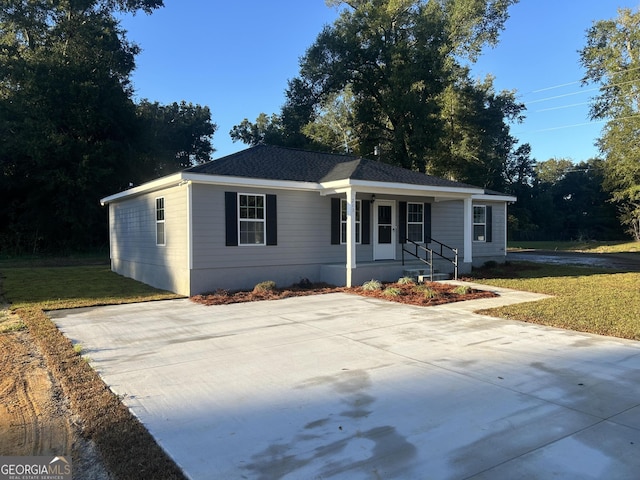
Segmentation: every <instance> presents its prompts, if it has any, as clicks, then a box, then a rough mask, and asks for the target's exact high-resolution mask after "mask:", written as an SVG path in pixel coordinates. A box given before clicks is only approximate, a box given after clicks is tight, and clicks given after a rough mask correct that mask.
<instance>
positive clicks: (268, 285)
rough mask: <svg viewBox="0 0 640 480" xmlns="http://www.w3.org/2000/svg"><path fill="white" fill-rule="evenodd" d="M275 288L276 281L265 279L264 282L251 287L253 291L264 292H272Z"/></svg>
mask: <svg viewBox="0 0 640 480" xmlns="http://www.w3.org/2000/svg"><path fill="white" fill-rule="evenodd" d="M275 289H276V282H274V281H273V280H267V281H266V282H260V283H259V284H257V285H256V286H255V287H253V293H266V292H273V291H274V290H275Z"/></svg>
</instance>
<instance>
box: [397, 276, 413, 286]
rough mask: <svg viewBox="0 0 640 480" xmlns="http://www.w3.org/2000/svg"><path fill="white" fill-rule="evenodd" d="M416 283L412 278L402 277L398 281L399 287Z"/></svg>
mask: <svg viewBox="0 0 640 480" xmlns="http://www.w3.org/2000/svg"><path fill="white" fill-rule="evenodd" d="M415 283H416V282H415V280H414V279H413V278H411V277H402V278H400V279H398V285H414V284H415Z"/></svg>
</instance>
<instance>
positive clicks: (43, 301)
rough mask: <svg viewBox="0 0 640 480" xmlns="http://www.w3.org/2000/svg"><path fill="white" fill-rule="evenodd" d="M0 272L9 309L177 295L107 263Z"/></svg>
mask: <svg viewBox="0 0 640 480" xmlns="http://www.w3.org/2000/svg"><path fill="white" fill-rule="evenodd" d="M0 275H2V276H3V277H4V278H3V284H4V291H5V292H6V293H5V296H6V299H7V301H9V302H11V304H12V305H11V307H12V308H13V309H18V308H24V307H34V306H38V307H39V308H42V309H44V310H56V309H61V308H74V307H87V306H94V305H108V304H117V303H131V302H142V301H149V300H163V299H168V298H178V297H179V296H178V295H175V294H173V293H170V292H165V291H161V290H157V289H155V288H153V287H150V286H148V285H145V284H143V283H140V282H137V281H135V280H131V279H130V278H125V277H122V276H120V275H117V274H115V273H113V272H112V271H111V270H110V269H109V266H108V265H88V266H71V267H36V268H27V267H20V268H2V267H0Z"/></svg>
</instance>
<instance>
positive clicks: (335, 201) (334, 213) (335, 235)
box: [331, 198, 340, 245]
mask: <svg viewBox="0 0 640 480" xmlns="http://www.w3.org/2000/svg"><path fill="white" fill-rule="evenodd" d="M331 245H340V199H339V198H332V199H331Z"/></svg>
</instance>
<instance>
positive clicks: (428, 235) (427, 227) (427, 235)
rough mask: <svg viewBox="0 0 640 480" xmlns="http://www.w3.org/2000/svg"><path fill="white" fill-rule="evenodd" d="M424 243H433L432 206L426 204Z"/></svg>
mask: <svg viewBox="0 0 640 480" xmlns="http://www.w3.org/2000/svg"><path fill="white" fill-rule="evenodd" d="M423 214H424V217H423V219H422V220H423V221H424V243H431V204H430V203H425V204H424V212H423Z"/></svg>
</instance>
